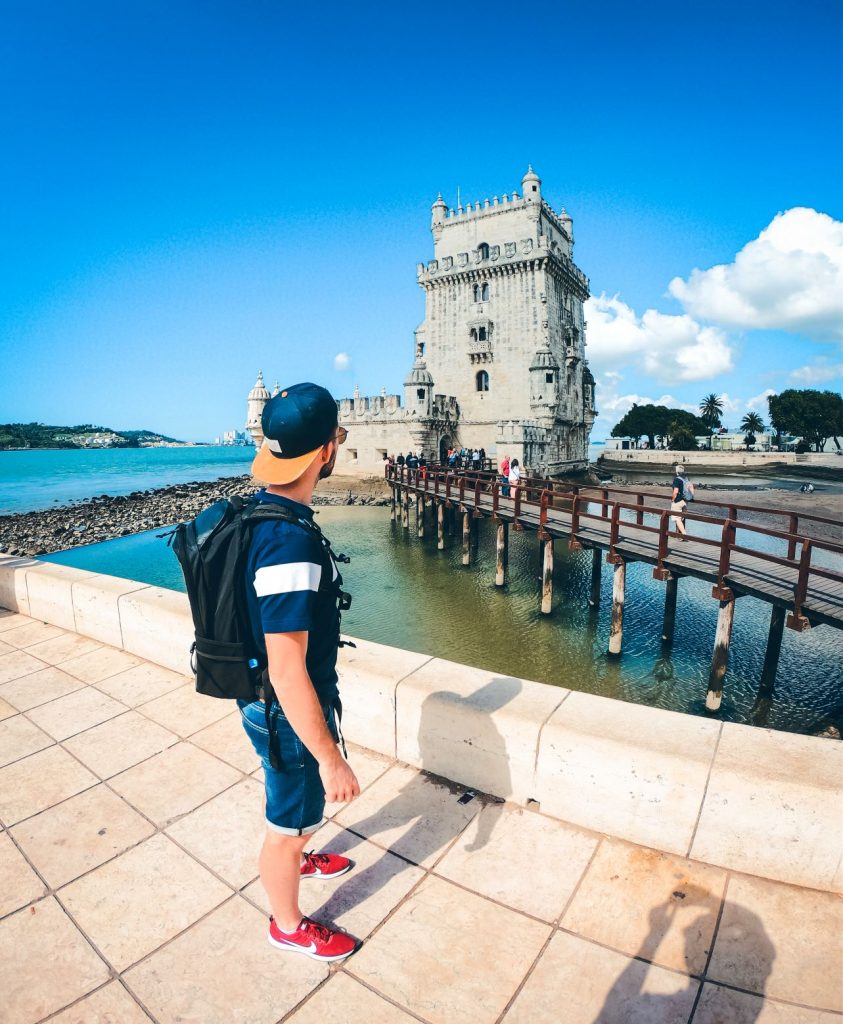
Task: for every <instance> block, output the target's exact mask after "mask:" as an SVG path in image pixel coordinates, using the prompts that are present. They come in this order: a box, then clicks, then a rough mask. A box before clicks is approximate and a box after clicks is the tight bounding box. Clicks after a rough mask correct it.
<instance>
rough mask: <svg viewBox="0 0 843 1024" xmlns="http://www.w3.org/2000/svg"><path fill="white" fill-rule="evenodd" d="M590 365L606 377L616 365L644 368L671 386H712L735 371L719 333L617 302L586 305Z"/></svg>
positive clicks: (596, 300)
mask: <svg viewBox="0 0 843 1024" xmlns="http://www.w3.org/2000/svg"><path fill="white" fill-rule="evenodd" d="M585 317H586V320H587V321H588V334H587V341H588V358H589V362H590V363H591V364H592V365H593V366H594V367H595V369H597V370H598V371H602V372H604V373H608V372H616V371H615V370H614V369H613V368H614V367H615V366H617V365H619V364H620V365H623V364H625V363H630V362H636V363H642V364H643V369H644V371H645V372H646V373H648V374H650V375H651V376H653V377H655V379H656V380H658V381H661V382H663V383H667V384H675V383H681V382H683V381H696V380H707V379H710V378H712V377H716V376H718V375H719V374H721V373H726V372H727V371H729V370H731V369H732V349H731V347H730V345H729V342H728V339H727V337H726V335H725V334H724V333H723V332H722V331H721V330H719V328H717V327H702V326H700V324H698V323H697V322H696V321H695V320H693V319H692V318H691V317H690V316H688V315H686V314H683V315H681V316H672V315H669V314H666V313H660V312H659V311H658V310H655V309H648V310H646V312H645V313H644V314H643V315H642V316H641V317H638V316H637V315H636V313H635V310H633V309H632V308H631V307H630V306H628V305H627V304H626V303H625V302H622V301H621V300H620V299H619V298H618V297H617V296H614V297H612V298H609V297H607V296H606V295H605V294H602V295H600V296H599V297H592V298H590V299H589V300H588V301H587V302H586V304H585Z"/></svg>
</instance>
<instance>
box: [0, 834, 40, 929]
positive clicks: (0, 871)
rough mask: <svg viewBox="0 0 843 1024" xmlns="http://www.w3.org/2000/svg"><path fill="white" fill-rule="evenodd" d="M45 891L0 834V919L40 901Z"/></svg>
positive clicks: (14, 847) (13, 848)
mask: <svg viewBox="0 0 843 1024" xmlns="http://www.w3.org/2000/svg"><path fill="white" fill-rule="evenodd" d="M46 891H47V889H46V887H45V886H44V883H43V882H42V881H41V879H40V878H39V877H38V875H36V874H35V872H34V871H33V870H32V868H31V867H30V866H29V864H27V862H26V858H25V857H24V856H23V855H22V854H21V852H20V851H19V850H18V848H17V847H16V846H15V844H14V843H13V842H12V840H11V839H10V838H9V836H8V835H6V833H5V832H0V917H5V916H6V914H11V912H12V911H13V910H19V909H20V908H21V907H25V906H26V905H27V903H31V902H32V901H33V900H40V899H41V897H42V896H43V895H44V893H45V892H46Z"/></svg>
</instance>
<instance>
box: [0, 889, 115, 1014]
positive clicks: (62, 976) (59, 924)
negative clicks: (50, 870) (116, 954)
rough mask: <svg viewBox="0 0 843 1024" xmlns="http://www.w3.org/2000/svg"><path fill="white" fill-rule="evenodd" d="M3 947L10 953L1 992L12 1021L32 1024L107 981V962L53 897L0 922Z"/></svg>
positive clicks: (0, 972) (3, 963)
mask: <svg viewBox="0 0 843 1024" xmlns="http://www.w3.org/2000/svg"><path fill="white" fill-rule="evenodd" d="M33 909H34V910H35V913H33V912H32V911H33ZM0 948H2V949H3V950H5V951H7V952H6V953H5V954H4V955H3V956H2V957H0V992H2V993H3V995H2V1012H3V1019H4V1020H7V1021H9V1024H34V1022H35V1021H40V1020H41V1019H42V1018H43V1017H45V1016H47V1014H49V1013H55V1011H56V1010H60V1009H61V1008H62V1007H63V1006H67V1005H68V1003H72V1002H73V1001H74V1000H76V999H78V998H79V997H80V996H83V995H85V993H86V992H90V991H91V990H92V989H95V988H96V987H97V986H98V985H102V984H103V983H104V982H106V981H107V980H108V968H107V967H106V965H105V964H104V963H103V962H102V960H101V959H100V958H99V957H98V956H97V954H96V953H95V952H94V951H93V949H91V947H90V946H89V945H88V943H87V942H86V941H85V939H84V938H83V937H82V936H81V935H80V934H79V932H78V930H77V929H76V928H74V926H73V923H72V922H71V921H70V919H69V918H68V916H67V915H66V914H65V912H64V911H63V910H62V909H61V907H60V906H59V905H58V903H57V902H56V901H55V899H53V898H52V897H49V898H47V899H45V900H42V901H41V902H40V903H36V904H35V905H34V908H33V907H29V908H27V909H26V910H19V911H18V912H17V914H13V915H12V916H11V917H7V918H6V919H5V920H4V921H2V922H0Z"/></svg>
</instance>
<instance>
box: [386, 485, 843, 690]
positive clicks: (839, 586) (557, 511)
mask: <svg viewBox="0 0 843 1024" xmlns="http://www.w3.org/2000/svg"><path fill="white" fill-rule="evenodd" d="M386 478H387V481H388V482H389V483H390V485H391V487H392V496H393V497H392V516H393V519H395V518H397V512H396V508H397V506H398V505H400V508H401V519H402V521H403V525H404V527H405V528H408V527H409V503H410V497H411V495H413V496H414V497H415V503H416V526H417V532H418V535H419V536H420V537H423V536H424V520H425V509H426V507H427V505H428V504H430V505H433V506H436V510H437V511H436V518H437V541H438V546H439V547H440V548H444V546H445V533H446V518H447V517H450V519H451V520H452V522H451V527H450V532H452V533H453V532H454V526H453V518H454V517H455V516H456V514H457V513H461V514H462V516H463V530H462V536H463V559H462V561H463V565H469V564H470V561H471V547H472V522H473V521H474V520H476V519H480V518H484V517H485V518H490V519H492V520H493V521H494V522H495V523H496V526H497V531H496V534H497V536H496V556H497V562H496V572H495V582H496V583H497V584H498V585H500V586H503V585H504V584H505V582H506V568H507V561H508V546H509V538H508V530H509V526H510V525H511V526H512V527H513V528H514V529H515V530H535V531H537V533H538V537H539V540H540V541H541V543H542V545H543V574H542V599H541V609H542V612H544V613H545V614H549V613H550V612H551V610H552V599H553V543H554V540H555V539H559V538H567V539H568V544H569V547H570V548H572V549H573V550H579V549H582V548H588V549H591V550H592V551H593V561H592V574H591V591H590V594H589V604H590V605H591V606H592V607H595V608H596V607H598V605H599V602H600V587H601V563H602V560H603V552H604V551H605V552H606V561H607V562H608V563H609V564H611V565H612V566H613V567H614V579H613V587H612V627H611V631H610V638H609V653H610V654H612V655H619V654H620V653H621V647H622V640H623V609H624V603H625V593H624V591H625V578H626V577H625V567H626V565H627V564H628V563H630V562H635V561H642V562H648V563H650V564H652V565H653V566H654V569H653V576H654V578H656V579H658V580H662V581H664V582H665V583H666V584H667V591H666V598H665V615H664V622H663V625H662V641H663V644H664V645H667V648H668V649H669V647H670V645H671V643H672V640H673V631H674V619H675V609H676V587H677V583H678V580H679V579H681V578H682V577H683V576H693V577H696V578H699V579H703V580H707V581H709V582H711V583H712V584H713V586H712V597H713V598H715V599H716V600H717V601H718V602H719V606H720V608H719V614H718V623H717V636H716V640H715V648H714V653H713V656H712V665H711V671H710V673H709V686H708V693H707V695H706V705H707V707H708V708H709V709H711V710H716V709H717V708H719V706H720V701H721V696H722V684H723V678H724V675H725V671H726V664H727V659H728V651H729V644H730V642H731V631H732V620H733V617H734V608H735V601H736V599H737V598H738V597H741V596H743V595H751V596H754V597H757V598H759V599H760V600H762V601H765V602H767V603H768V604H770V605H772V612H771V619H770V630H769V636H768V643H767V650H766V655H765V661H764V669H763V671H762V679H761V685H760V689H759V698H764V697H769V696H772V693H773V690H774V682H775V673H776V667H777V664H778V657H779V651H780V647H781V639H782V630H783V628H784V626H785V624H786V625H787V626H788V627H789V628H791V629H794V630H797V631H800V632H801V631H802V630H805V629H808V628H809V627H810V626H816V625H829V626H831V627H833V628H837V629H843V560H841V556H843V544H840V543H836V542H835V541H830V540H827V539H824V538H823V537H820V536H816V535H812V534H815V531H814V530H813V529H812V527H814V526H815V525H818V524H819V525H823V526H832V527H833V528H835V529H836V530H838V531H839V533H840V537H841V539H843V521H841V520H837V519H830V518H828V517H825V516H817V515H813V514H811V513H795V512H793V511H791V510H787V509H768V508H762V507H760V506H757V505H750V504H746V505H745V504H738V503H735V502H722V501H718V500H716V499H709V498H708V497H707V496H705V497H702V498H700V499H699V500H697V501H695V502H694V506H693V507H692V506H688V507H686V509H685V511H684V513H683V514H682V517H681V519H682V523H683V526H684V529H685V535H684V536H681V535H680V534H679V533H677V532H676V530H675V529H671V525H672V524H673V525H674V526H676V525H678V524H677V523H676V522H675V519H676V517H675V515H674V514H672V513H671V511H670V510H669V508H667V509H666V508H665V507H664V505H665V503H666V502H667V501H669V493H668V492H666V491H663V492H658V491H653V490H633V491H630V490H629V489H626V488H623V489H622V488H617V487H611V486H602V485H601V486H599V487H592V486H581V485H575V484H572V483H570V482H568V481H561V480H548V479H544V478H539V477H527V478H524V479H522V480H521V481H519V483H518V484H517V485H515V484H513V485H509V484H508V483H505V482H503V481H502V480H501V478H500V477H499V475H498V474H497V473H495V472H490V471H479V472H474V471H471V470H467V471H457V472H454V471H452V470H450V469H445V468H442V467H426V468H424V469H421V470H408V469H407V468H406V467H403V468H399V467H387V471H386ZM651 499H657V500H658V501H660V502H661V505H656V504H654V503H653V501H652V500H651ZM699 506H705V507H707V508H709V509H712V510H714V512H715V514H714V515H709V514H706V513H703V512H699V511H696V508H697V507H699ZM720 510H723V513H724V514H723V515H722V516H718V515H717V514H716V512H717V511H720ZM754 514H761V515H764V516H765V517H773V518H774V519H775V518H781V519H783V520H785V522H786V526H787V528H786V529H777V528H775V527H772V526H767V525H765V524H763V523H757V522H752V521H750V520H749V519H748V518H746V517H747V516H751V515H754ZM741 515H743V516H744V518H741ZM751 535H755V536H757V537H760V538H763V539H765V540H767V541H768V542H769V543H770V545H771V546H773V547H776V548H777V550H764V549H763V548H759V547H754V546H752V544H751V542H750V540H749V537H750V536H751ZM818 552H820V553H822V559H821V561H822V562H823V564H818V562H817V560H816V558H815V554H816V553H818ZM826 563H827V564H826ZM832 563H834V564H832ZM785 613H788V614H787V617H786V619H785Z"/></svg>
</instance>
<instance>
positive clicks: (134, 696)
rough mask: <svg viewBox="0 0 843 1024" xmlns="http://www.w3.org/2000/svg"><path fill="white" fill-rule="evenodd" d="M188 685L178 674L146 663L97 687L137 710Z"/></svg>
mask: <svg viewBox="0 0 843 1024" xmlns="http://www.w3.org/2000/svg"><path fill="white" fill-rule="evenodd" d="M186 683H187V680H186V679H185V677H184V676H180V675H179V674H178V673H177V672H171V671H170V670H169V669H168V668H162V667H161V666H160V665H152V664H150V663H149V662H144V663H143V664H140V665H136V666H135V668H130V669H127V670H126V671H125V672H118V673H117V675H116V676H109V677H108V678H107V679H101V680H100V681H99V682H98V683H97V684H96V685H97V689H98V690H102V691H103V693H107V694H108V695H109V696H111V697H115V698H116V699H117V700H119V701H120V703H121V704H126V705H128V706H129V707H130V708H136V707H137V706H138V705H139V704H145V703H146V702H147V701H148V700H154V699H155V698H156V697H160V696H161V695H162V694H163V693H169V692H170V691H171V690H176V689H178V687H180V686H185V685H186ZM209 699H210V698H209Z"/></svg>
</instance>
